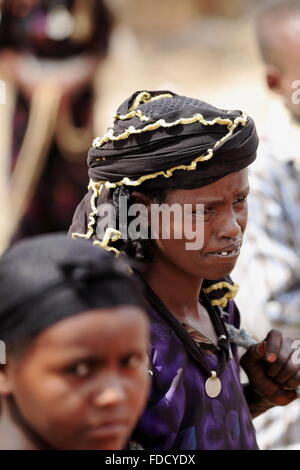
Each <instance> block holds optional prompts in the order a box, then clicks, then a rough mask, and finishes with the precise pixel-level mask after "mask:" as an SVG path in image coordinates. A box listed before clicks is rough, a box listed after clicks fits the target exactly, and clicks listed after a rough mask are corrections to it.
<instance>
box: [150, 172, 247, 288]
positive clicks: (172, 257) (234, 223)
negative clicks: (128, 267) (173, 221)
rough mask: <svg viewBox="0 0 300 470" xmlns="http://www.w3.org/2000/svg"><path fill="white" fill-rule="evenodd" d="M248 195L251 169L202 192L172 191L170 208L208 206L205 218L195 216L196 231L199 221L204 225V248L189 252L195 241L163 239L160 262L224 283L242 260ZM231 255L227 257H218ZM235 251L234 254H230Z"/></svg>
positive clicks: (230, 176) (211, 185)
mask: <svg viewBox="0 0 300 470" xmlns="http://www.w3.org/2000/svg"><path fill="white" fill-rule="evenodd" d="M248 192H249V186H248V171H247V169H245V170H242V171H238V172H235V173H231V174H229V175H227V176H225V177H224V178H222V179H220V180H218V181H216V182H214V183H212V184H209V185H207V186H205V187H202V188H199V189H192V190H186V189H180V190H175V191H172V192H171V193H170V194H169V197H168V198H167V201H166V202H167V203H168V204H170V205H172V204H176V203H177V204H180V205H182V204H191V205H192V208H193V209H192V210H193V212H194V211H195V210H196V204H203V205H204V209H205V212H204V215H198V214H196V213H195V214H193V216H192V217H193V218H192V221H193V222H192V224H193V231H196V218H198V217H199V218H200V219H201V220H200V222H201V223H202V224H203V238H204V240H203V246H202V248H201V247H200V248H197V249H193V250H188V249H187V248H186V244H187V243H189V242H191V240H188V239H187V238H186V237H185V236H184V237H183V238H181V239H175V237H173V238H171V239H169V240H168V239H165V240H163V239H160V240H157V241H156V250H157V255H158V258H160V259H161V260H164V262H166V261H167V263H168V264H172V265H173V266H174V268H177V269H179V270H180V271H181V272H185V273H187V274H190V275H192V276H195V277H198V278H202V279H210V280H215V279H221V278H223V277H224V276H225V275H227V274H229V273H230V272H231V271H232V270H233V268H234V266H235V263H236V261H237V258H238V256H239V251H240V250H239V249H240V246H241V244H242V240H243V234H244V231H245V229H246V225H247V201H246V198H247V195H248ZM197 222H199V219H198V221H197ZM171 233H172V227H171ZM227 251H228V253H229V254H228V255H227V256H222V255H220V254H217V253H216V252H227ZM231 251H233V253H231V254H230V252H231Z"/></svg>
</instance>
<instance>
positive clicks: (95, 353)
mask: <svg viewBox="0 0 300 470" xmlns="http://www.w3.org/2000/svg"><path fill="white" fill-rule="evenodd" d="M147 351H148V322H147V319H146V316H145V314H143V313H142V312H141V311H140V310H139V309H138V308H137V307H132V306H122V307H115V308H112V309H111V310H108V309H103V310H102V309H101V310H91V311H89V312H85V313H82V314H79V315H75V316H73V317H70V318H68V319H65V320H62V321H60V322H59V323H56V324H55V325H53V326H51V327H49V328H48V329H46V330H45V331H43V332H42V333H41V334H40V335H39V336H38V337H37V338H36V339H35V340H34V341H33V343H32V344H31V345H30V346H29V348H28V349H27V350H26V351H25V353H24V354H23V355H22V357H20V358H11V359H10V360H9V361H8V364H7V366H6V371H5V374H6V380H7V383H8V385H9V388H10V393H11V394H12V395H13V397H14V400H15V402H16V405H17V408H18V411H19V413H20V414H21V416H22V417H23V418H24V419H25V421H26V422H27V424H29V425H30V426H31V428H32V429H33V430H34V431H35V432H36V433H37V434H38V435H39V436H40V437H41V438H42V439H43V440H44V441H45V442H46V443H47V444H48V445H50V446H51V447H52V448H54V449H66V450H68V449H95V450H98V449H121V448H122V447H123V446H124V444H125V443H126V440H127V438H128V437H129V435H130V432H131V430H132V429H133V427H134V425H135V424H136V422H137V419H138V417H139V415H140V414H141V412H142V410H143V407H144V405H145V402H146V399H147V395H148V389H149V373H148V370H147Z"/></svg>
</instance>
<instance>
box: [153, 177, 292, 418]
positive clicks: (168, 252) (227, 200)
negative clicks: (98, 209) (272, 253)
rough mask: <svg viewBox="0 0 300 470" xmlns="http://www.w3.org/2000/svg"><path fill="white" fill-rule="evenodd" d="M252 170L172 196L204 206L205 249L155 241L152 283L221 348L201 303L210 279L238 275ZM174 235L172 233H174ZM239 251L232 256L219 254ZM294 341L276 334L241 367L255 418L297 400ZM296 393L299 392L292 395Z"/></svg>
mask: <svg viewBox="0 0 300 470" xmlns="http://www.w3.org/2000/svg"><path fill="white" fill-rule="evenodd" d="M248 193H249V184H248V171H247V169H245V170H242V171H239V172H235V173H231V174H229V175H227V176H225V177H224V178H222V179H220V180H218V181H216V182H215V183H212V184H210V185H207V186H205V187H203V188H199V189H193V190H175V191H172V192H170V193H169V194H168V196H167V200H166V202H167V203H168V204H170V205H172V204H174V203H179V204H193V207H194V206H195V205H196V204H204V207H205V212H204V214H200V215H199V214H196V213H194V215H193V217H194V218H196V217H199V216H200V217H203V222H204V243H203V247H202V249H199V250H196V251H189V250H186V247H185V244H186V242H187V240H186V239H185V238H182V239H174V238H171V239H168V240H167V239H165V240H163V239H159V240H155V241H154V244H155V260H154V261H153V262H151V263H148V271H147V275H146V280H147V282H148V284H149V285H150V287H151V288H152V289H153V290H154V292H155V293H156V294H157V295H158V297H159V298H160V299H161V300H162V302H163V303H164V304H165V305H166V306H167V308H168V309H169V310H170V311H171V312H172V314H173V315H174V316H175V317H176V318H177V319H178V320H179V321H180V322H184V323H187V324H189V325H191V326H193V327H194V328H196V329H198V330H200V331H201V332H202V333H204V334H205V335H206V336H207V337H209V338H210V339H212V340H213V341H215V342H216V333H215V331H214V328H213V326H212V324H211V321H210V318H209V315H208V313H207V312H206V310H205V308H204V307H203V306H202V305H201V304H200V302H199V294H200V291H201V287H202V283H203V280H204V279H209V280H215V279H221V278H223V277H224V276H226V275H228V274H230V272H231V271H232V270H233V268H234V266H235V264H236V261H237V259H238V255H239V248H240V246H241V244H242V240H243V234H244V232H245V229H246V226H247V195H248ZM171 233H172V231H171ZM228 247H229V248H231V249H233V248H235V249H236V251H235V253H234V254H233V255H232V256H229V257H220V256H219V255H216V254H215V252H219V251H224V250H225V251H226V249H228V251H230V250H229V248H228ZM291 344H292V340H291V339H290V338H285V339H283V338H282V335H281V333H280V332H279V331H276V330H272V331H271V332H270V333H269V334H268V336H267V338H266V339H265V340H264V341H263V342H262V343H259V344H257V345H254V346H252V347H250V348H249V349H248V351H247V352H246V354H245V355H244V356H243V357H242V360H241V365H242V367H243V369H244V370H245V372H246V374H247V375H248V378H249V383H250V385H249V386H247V387H246V388H245V396H246V399H247V401H248V404H249V408H250V412H251V414H252V417H256V416H258V415H259V414H260V413H262V412H264V411H266V410H267V409H268V408H271V407H272V406H276V405H287V404H288V403H290V402H291V401H293V400H294V399H295V398H296V396H297V395H296V392H295V389H296V388H297V387H298V386H299V385H300V371H299V370H300V365H299V364H298V365H295V364H293V363H292V360H291V355H292V354H293V352H294V351H295V350H294V349H292V347H291ZM287 388H289V389H293V390H287Z"/></svg>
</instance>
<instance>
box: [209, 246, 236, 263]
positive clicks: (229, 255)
mask: <svg viewBox="0 0 300 470" xmlns="http://www.w3.org/2000/svg"><path fill="white" fill-rule="evenodd" d="M239 254H240V246H238V247H236V248H233V249H231V250H222V251H214V252H211V253H208V256H213V257H214V258H219V259H225V260H231V259H236V258H238V256H239Z"/></svg>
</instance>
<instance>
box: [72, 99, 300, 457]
mask: <svg viewBox="0 0 300 470" xmlns="http://www.w3.org/2000/svg"><path fill="white" fill-rule="evenodd" d="M257 145H258V139H257V134H256V130H255V125H254V123H253V121H252V119H251V118H250V117H248V116H247V115H246V114H245V113H242V112H240V111H225V110H221V109H217V108H215V107H213V106H211V105H209V104H207V103H204V102H202V101H199V100H197V99H193V98H187V97H185V96H178V95H176V94H175V93H172V92H170V91H154V92H148V91H143V92H136V93H134V94H133V95H132V96H131V97H129V98H128V100H126V101H125V102H124V103H123V104H122V105H121V106H120V108H119V109H118V111H117V114H116V116H115V121H114V126H113V128H112V129H110V130H109V131H108V132H107V134H105V136H104V137H103V138H102V139H100V138H97V139H96V140H95V141H94V144H93V148H92V149H91V150H90V152H89V156H88V165H89V174H90V177H91V182H90V186H89V189H90V191H89V193H88V194H87V195H86V197H85V198H84V200H83V201H82V203H81V204H80V205H79V207H78V208H77V211H76V213H75V216H74V220H73V226H72V227H71V233H72V234H73V237H75V238H76V237H77V238H78V237H83V238H87V239H93V240H94V241H95V243H96V244H99V243H100V244H101V245H102V246H103V247H105V246H106V248H107V249H109V250H113V251H115V252H118V251H125V252H127V254H129V255H131V256H133V257H134V258H136V259H142V260H143V261H144V264H145V269H144V270H140V272H139V276H140V277H142V278H143V280H144V282H145V286H146V289H147V300H148V303H149V315H150V318H151V326H152V339H151V363H152V372H153V377H152V379H153V380H152V388H151V396H150V400H149V402H148V405H147V409H146V411H145V412H144V414H143V416H142V418H141V420H140V422H139V424H138V426H137V428H136V430H135V433H134V435H135V438H136V439H137V440H138V441H139V442H140V443H141V445H142V446H143V447H144V448H146V449H161V450H163V449H174V450H181V449H184V450H194V449H256V448H257V444H256V439H255V432H254V428H253V425H252V419H251V418H252V417H255V416H257V415H258V414H260V413H262V412H263V411H265V410H266V409H267V408H269V407H271V406H274V405H277V404H281V405H283V404H287V403H289V402H290V401H292V400H293V399H295V398H296V392H295V390H294V389H295V388H296V387H297V386H298V385H299V382H300V377H299V366H296V365H294V364H293V363H292V360H291V358H290V356H291V354H292V349H291V342H290V340H283V339H282V337H281V334H280V333H279V332H277V331H271V332H270V333H269V335H268V337H267V338H266V340H265V341H264V342H262V343H261V344H258V345H254V346H252V347H251V348H250V349H249V350H248V352H247V353H246V354H245V355H244V356H243V359H242V366H243V368H244V370H245V371H246V373H247V375H248V378H249V384H248V385H247V386H246V387H245V388H244V387H243V386H242V385H241V383H240V379H239V365H238V359H237V355H236V351H235V349H232V350H231V347H230V345H229V341H228V333H227V330H226V325H225V322H226V323H229V324H233V325H235V326H236V327H239V322H240V319H239V312H238V310H237V308H236V306H235V303H234V301H233V300H232V299H233V297H234V295H235V293H236V291H237V287H236V286H234V285H233V283H232V281H231V280H230V278H229V277H228V275H229V273H230V272H231V271H232V269H233V268H234V265H235V263H236V261H237V258H238V255H239V252H240V248H241V245H242V239H243V233H244V231H245V228H246V223H247V202H246V199H247V195H248V192H249V186H248V176H247V167H248V166H249V165H250V164H251V163H252V162H253V161H254V160H255V157H256V149H257ZM121 196H122V200H121ZM124 198H125V199H126V200H127V203H128V207H129V208H132V205H133V203H136V202H138V203H143V204H144V205H145V206H146V207H147V209H148V211H149V215H151V222H150V225H151V223H152V209H153V207H154V204H155V203H158V204H161V203H164V204H165V205H167V206H169V207H172V206H173V205H177V207H179V208H181V209H182V210H184V209H185V207H190V208H191V218H190V226H189V227H186V226H185V225H184V224H183V225H184V228H187V229H188V231H187V233H186V232H184V235H182V236H181V237H176V236H175V235H177V234H175V233H174V229H176V228H177V229H178V227H179V228H180V222H178V219H177V220H176V221H175V219H174V218H173V219H170V221H169V227H168V228H170V234H171V236H170V237H165V238H164V237H163V236H161V234H162V230H163V229H164V227H163V222H161V225H158V227H154V234H155V233H156V234H157V233H158V235H159V236H158V237H157V236H156V237H153V236H152V234H151V236H152V239H149V238H150V237H148V239H146V237H144V236H143V237H142V236H141V237H140V238H136V237H135V236H131V235H130V232H129V235H130V236H128V237H127V238H126V237H123V238H121V234H122V232H121V230H123V228H124V227H121V226H118V225H117V226H116V227H111V226H110V227H108V229H107V231H106V232H105V233H104V237H102V238H103V239H101V237H100V236H99V234H100V230H99V227H100V226H101V223H102V219H101V217H100V214H99V211H98V210H97V209H100V208H101V202H104V201H108V202H111V204H112V205H113V207H114V208H115V209H116V212H117V215H118V212H120V211H121V201H122V204H123V199H124ZM97 204H98V205H99V207H98V208H97ZM199 206H200V208H199ZM130 214H132V211H130ZM119 215H120V214H119ZM121 215H122V216H123V219H122V220H124V214H121ZM145 219H146V220H147V217H146V218H145ZM148 219H150V217H148ZM199 221H200V222H201V224H200V226H198V223H199ZM129 223H130V224H131V220H130V218H128V224H127V227H129ZM197 227H198V229H197ZM199 227H200V228H199ZM148 228H150V229H151V230H149V232H150V231H152V229H153V226H152V225H151V226H150V227H148ZM195 229H196V230H195ZM201 230H202V231H203V243H202V245H201V246H199V245H197V246H194V249H189V248H187V242H189V241H190V240H189V238H190V237H189V235H190V234H191V233H195V234H196V235H199V233H200V231H201ZM157 231H158V232H157ZM143 233H145V231H143ZM98 237H99V238H100V240H98V239H97V238H98ZM253 295H255V293H253ZM286 388H289V389H290V390H287V389H286Z"/></svg>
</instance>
